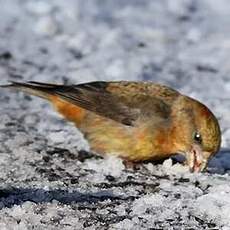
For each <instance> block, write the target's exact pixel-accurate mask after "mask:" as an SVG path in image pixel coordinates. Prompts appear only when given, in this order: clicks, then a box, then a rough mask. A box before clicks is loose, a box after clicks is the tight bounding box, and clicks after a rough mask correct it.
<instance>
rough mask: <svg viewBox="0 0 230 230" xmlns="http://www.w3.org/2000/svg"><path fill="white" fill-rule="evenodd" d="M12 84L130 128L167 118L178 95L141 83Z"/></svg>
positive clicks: (171, 91) (171, 90) (163, 87)
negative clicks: (137, 121) (52, 97)
mask: <svg viewBox="0 0 230 230" xmlns="http://www.w3.org/2000/svg"><path fill="white" fill-rule="evenodd" d="M12 84H15V86H16V85H17V84H23V87H27V88H30V89H31V90H35V91H36V90H40V91H43V92H44V93H46V94H51V95H57V96H59V97H60V98H62V99H63V100H66V101H68V102H70V103H72V104H74V105H77V106H79V107H82V108H84V109H86V110H89V111H92V112H95V113H96V114H98V115H101V116H104V117H107V118H110V119H112V120H115V121H117V122H120V123H122V124H125V125H129V126H132V125H134V123H135V121H136V120H138V119H139V118H142V119H145V118H147V117H149V116H156V117H160V118H163V119H167V118H168V117H169V115H170V111H171V104H172V103H173V101H174V100H175V99H176V97H177V96H178V95H179V93H178V92H177V91H175V90H173V89H170V88H168V87H165V86H161V85H156V84H153V83H144V82H90V83H85V84H79V85H71V86H65V85H53V84H46V83H38V82H28V83H12ZM11 86H12V85H11ZM16 87H17V86H16ZM17 88H19V87H17ZM24 91H26V90H24ZM28 92H29V91H28ZM34 94H36V93H34Z"/></svg>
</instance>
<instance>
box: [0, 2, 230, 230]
mask: <svg viewBox="0 0 230 230" xmlns="http://www.w3.org/2000/svg"><path fill="white" fill-rule="evenodd" d="M0 15H1V20H0V76H1V81H0V83H6V82H7V81H9V80H14V81H25V80H37V81H47V82H58V83H63V82H64V83H79V82H85V81H90V80H119V79H125V80H152V81H155V82H161V83H165V84H167V85H170V86H172V87H174V88H176V89H178V90H180V91H181V92H183V93H186V94H188V95H190V96H193V97H195V98H197V99H199V100H201V101H202V102H204V103H205V104H207V105H208V106H209V107H210V108H211V109H212V110H213V112H214V113H215V114H216V115H217V116H218V118H219V120H220V123H221V128H222V131H223V143H222V149H221V151H220V153H219V154H218V155H217V156H216V157H215V158H214V159H213V160H212V161H211V162H210V165H209V168H208V172H206V173H202V174H190V173H188V172H187V171H186V169H185V168H183V167H182V166H181V165H179V164H175V165H172V162H171V160H167V161H165V162H164V163H163V165H162V164H158V165H153V164H151V163H149V164H143V166H142V167H141V168H140V169H139V170H136V171H133V170H127V169H125V168H124V165H123V164H122V162H121V161H120V160H119V159H111V158H109V159H102V158H100V157H98V156H93V155H92V154H90V153H89V152H87V150H88V149H89V148H88V146H87V142H86V141H85V140H84V139H83V137H82V135H81V134H80V133H79V132H78V130H77V129H76V128H75V127H74V126H73V125H72V124H70V123H67V122H65V121H63V120H62V118H61V117H60V116H58V115H57V114H56V113H55V112H54V111H53V110H52V108H51V107H50V106H49V105H48V104H47V103H46V102H45V101H43V100H41V99H39V98H34V97H33V98H32V97H29V96H26V95H24V94H22V93H18V92H10V91H8V90H3V89H2V90H1V91H0V102H1V106H0V121H1V122H0V130H1V132H0V153H1V154H0V181H1V185H0V229H1V230H4V229H7V230H8V229H21V230H24V229H36V230H37V229H55V230H56V229H134V230H139V229H150V228H152V229H189V228H190V229H225V230H227V229H230V150H229V148H230V116H229V111H230V76H229V74H230V27H229V25H230V5H229V1H228V0H219V1H216V0H173V1H172V0H154V1H149V0H125V1H124V0H50V1H46V0H39V1H37V0H7V1H6V0H0Z"/></svg>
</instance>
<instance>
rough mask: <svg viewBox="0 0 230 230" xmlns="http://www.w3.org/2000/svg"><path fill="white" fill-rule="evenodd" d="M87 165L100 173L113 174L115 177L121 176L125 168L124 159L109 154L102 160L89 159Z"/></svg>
mask: <svg viewBox="0 0 230 230" xmlns="http://www.w3.org/2000/svg"><path fill="white" fill-rule="evenodd" d="M86 167H87V168H88V169H92V170H94V171H96V172H97V173H99V174H103V175H111V176H114V177H119V176H120V175H121V173H122V171H123V170H124V169H125V166H124V164H123V162H122V160H121V159H120V158H118V157H115V156H108V157H106V158H105V159H102V160H94V161H92V160H87V165H86Z"/></svg>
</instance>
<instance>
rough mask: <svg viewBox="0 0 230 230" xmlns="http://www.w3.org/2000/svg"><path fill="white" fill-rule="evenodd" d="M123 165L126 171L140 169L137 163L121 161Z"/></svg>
mask: <svg viewBox="0 0 230 230" xmlns="http://www.w3.org/2000/svg"><path fill="white" fill-rule="evenodd" d="M123 164H124V165H125V168H126V169H132V170H138V169H140V163H138V162H132V161H128V160H123Z"/></svg>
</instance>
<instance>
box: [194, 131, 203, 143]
mask: <svg viewBox="0 0 230 230" xmlns="http://www.w3.org/2000/svg"><path fill="white" fill-rule="evenodd" d="M193 139H194V141H196V142H197V143H201V142H202V137H201V134H200V133H198V132H195V133H194V134H193Z"/></svg>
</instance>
